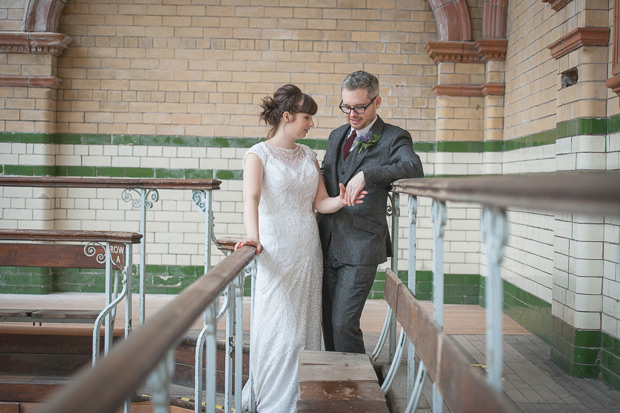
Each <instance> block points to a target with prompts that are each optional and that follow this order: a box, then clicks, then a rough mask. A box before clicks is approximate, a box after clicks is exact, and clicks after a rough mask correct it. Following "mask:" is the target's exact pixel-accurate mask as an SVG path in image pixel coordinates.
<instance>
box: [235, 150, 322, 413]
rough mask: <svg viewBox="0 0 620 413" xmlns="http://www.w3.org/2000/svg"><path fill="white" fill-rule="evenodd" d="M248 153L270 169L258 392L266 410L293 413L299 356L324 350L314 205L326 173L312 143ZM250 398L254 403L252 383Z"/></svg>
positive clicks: (257, 319)
mask: <svg viewBox="0 0 620 413" xmlns="http://www.w3.org/2000/svg"><path fill="white" fill-rule="evenodd" d="M248 153H253V154H256V155H257V156H258V157H259V158H260V160H261V161H262V164H263V169H264V174H263V185H262V192H261V198H260V203H259V207H258V215H259V219H258V222H259V236H260V242H261V244H262V245H263V252H262V253H261V254H260V255H259V257H258V272H257V276H256V289H255V297H254V299H255V302H254V314H253V315H252V327H251V337H250V353H251V371H252V375H253V379H254V394H255V397H256V401H257V410H258V412H259V413H288V412H291V413H292V412H294V411H295V406H296V403H297V399H298V397H299V395H298V394H299V391H298V383H297V360H298V356H299V351H300V350H302V349H308V350H320V349H321V287H322V275H323V263H322V254H321V248H320V241H319V233H318V227H317V223H316V219H315V215H314V212H313V206H312V204H313V201H314V197H315V194H316V189H317V185H318V180H319V178H320V175H319V171H318V170H317V168H316V166H315V162H316V153H315V152H314V151H312V150H311V149H310V148H308V147H307V146H305V145H300V144H297V148H296V149H289V150H287V149H281V148H274V147H272V146H269V145H267V144H266V143H264V142H261V143H259V144H256V145H254V146H253V147H252V148H250V149H249V150H248ZM246 156H247V154H246ZM244 159H245V158H244ZM243 396H244V406H247V401H248V396H249V389H248V386H247V385H246V388H244V392H243Z"/></svg>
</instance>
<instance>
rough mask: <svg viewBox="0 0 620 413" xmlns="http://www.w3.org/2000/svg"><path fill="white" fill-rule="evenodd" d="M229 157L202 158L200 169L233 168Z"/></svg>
mask: <svg viewBox="0 0 620 413" xmlns="http://www.w3.org/2000/svg"><path fill="white" fill-rule="evenodd" d="M230 162H231V161H230V160H228V159H211V158H209V159H200V165H199V166H200V169H232V168H229V163H230Z"/></svg>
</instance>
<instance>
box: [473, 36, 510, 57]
mask: <svg viewBox="0 0 620 413" xmlns="http://www.w3.org/2000/svg"><path fill="white" fill-rule="evenodd" d="M507 47H508V40H506V39H480V40H477V41H476V48H477V49H478V54H479V55H480V59H481V60H482V61H483V62H488V61H489V60H506V49H507Z"/></svg>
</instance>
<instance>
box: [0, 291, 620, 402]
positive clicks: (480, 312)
mask: <svg viewBox="0 0 620 413" xmlns="http://www.w3.org/2000/svg"><path fill="white" fill-rule="evenodd" d="M173 298H174V296H170V295H149V296H148V297H147V310H146V317H147V320H148V318H149V317H150V316H152V315H153V314H154V313H155V312H156V311H157V310H158V309H159V308H161V307H162V306H164V305H165V304H166V303H168V302H169V301H170V300H171V299H173ZM102 302H103V298H102V296H101V294H87V293H67V294H50V295H42V296H39V295H0V307H2V308H14V309H27V308H35V307H36V308H44V307H45V308H82V309H90V308H99V306H100V305H101V304H102ZM422 304H423V306H424V308H425V309H426V310H427V311H429V313H430V312H431V311H432V303H430V302H422ZM386 309H387V304H386V303H385V301H383V300H369V301H368V302H367V305H366V308H365V309H364V313H363V315H362V330H363V331H364V333H365V338H366V344H367V346H366V347H367V352H368V353H370V352H372V350H373V348H374V345H375V343H376V341H377V338H378V335H379V333H380V331H381V327H382V325H383V321H384V319H385V312H386ZM137 311H138V310H137V301H135V304H134V317H137ZM244 311H245V312H246V314H247V312H248V311H249V300H247V299H246V300H245V301H244ZM484 311H485V310H484V309H483V308H481V307H479V306H468V305H447V306H445V308H444V331H445V332H446V334H448V335H449V336H450V337H452V338H453V339H454V340H455V342H456V343H457V345H458V346H459V347H460V348H461V350H462V351H463V353H464V354H465V356H466V358H467V359H468V360H469V361H470V363H471V364H472V365H473V366H474V368H477V369H478V371H479V372H480V373H481V374H484V371H483V369H482V367H476V366H477V365H484V363H485V357H484V353H485V336H484V329H485V318H484ZM117 319H119V320H122V319H123V310H122V308H119V315H118V318H117ZM134 325H135V324H134ZM201 325H202V321H201V320H197V321H196V323H195V324H194V326H193V328H196V329H199V328H200V327H201ZM56 326H57V325H56ZM248 326H249V323H248V321H247V320H244V330H247V329H248ZM53 328H56V327H55V326H54V325H51V324H49V325H46V324H44V325H43V326H41V327H39V326H36V327H33V326H32V325H29V324H25V323H2V324H0V330H2V331H5V332H6V331H12V332H14V333H18V332H19V331H24V330H26V331H28V332H32V331H33V330H35V331H37V332H39V333H40V334H45V333H46V331H51V330H52V329H53ZM66 328H68V329H71V330H72V332H73V333H74V334H90V332H92V327H90V326H89V325H68V326H67V327H66ZM117 328H119V329H120V328H121V326H120V325H119V324H118V323H117ZM224 328H225V327H224V324H223V321H222V322H221V323H220V324H219V325H218V329H224ZM549 352H550V348H549V345H548V344H547V343H545V342H544V341H543V340H541V339H540V338H538V337H536V336H534V335H532V334H529V333H528V332H527V331H526V330H525V329H523V328H522V327H521V326H520V325H518V324H517V323H516V322H514V321H513V320H511V319H510V318H508V317H504V374H503V379H504V382H503V383H504V393H505V394H506V396H507V397H508V399H509V401H510V403H511V404H512V405H513V407H514V408H515V411H523V412H620V392H617V391H613V390H610V389H609V388H607V386H606V385H605V384H604V383H603V382H601V381H599V380H593V379H577V378H574V377H570V376H567V375H566V374H565V373H564V372H563V371H562V370H560V369H559V368H558V367H557V366H555V365H554V364H553V363H551V361H550V360H549ZM386 353H387V350H386V349H384V351H383V352H382V353H381V356H380V358H379V361H380V362H387V354H386ZM405 371H406V368H404V365H403V366H401V368H400V369H399V373H398V375H397V377H396V380H395V383H394V385H393V390H392V391H391V392H390V394H389V399H390V402H391V405H392V411H393V412H397V413H400V412H402V411H404V407H405V404H406V400H405V397H406V391H405V389H406V381H407V379H406V376H405V374H406V373H405ZM429 400H431V384H430V382H428V381H427V383H426V385H425V387H424V391H423V397H422V400H421V402H420V405H419V410H418V411H422V412H430V411H431V408H430V405H429V403H428V401H429ZM444 411H447V409H445V410H444Z"/></svg>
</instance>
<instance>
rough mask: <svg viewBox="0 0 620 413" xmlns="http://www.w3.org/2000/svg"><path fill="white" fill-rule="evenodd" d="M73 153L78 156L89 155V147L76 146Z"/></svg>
mask: <svg viewBox="0 0 620 413" xmlns="http://www.w3.org/2000/svg"><path fill="white" fill-rule="evenodd" d="M73 152H74V153H75V154H76V155H88V146H87V145H74V146H73Z"/></svg>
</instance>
